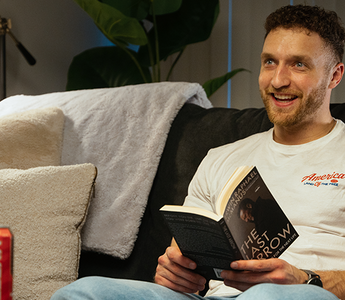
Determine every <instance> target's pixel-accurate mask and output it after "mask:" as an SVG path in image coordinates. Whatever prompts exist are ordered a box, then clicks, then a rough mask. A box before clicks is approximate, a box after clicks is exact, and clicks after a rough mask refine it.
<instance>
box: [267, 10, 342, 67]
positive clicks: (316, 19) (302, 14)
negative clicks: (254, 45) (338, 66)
mask: <svg viewBox="0 0 345 300" xmlns="http://www.w3.org/2000/svg"><path fill="white" fill-rule="evenodd" d="M279 27H282V28H285V29H292V28H301V29H306V30H307V31H309V32H315V33H317V34H319V36H320V37H321V38H322V39H323V40H324V42H325V43H326V45H327V46H329V47H330V49H331V50H332V52H333V55H334V58H335V59H336V60H337V63H339V62H341V61H342V60H343V55H344V40H345V30H344V27H343V23H342V21H341V19H340V18H339V17H338V15H337V14H336V12H334V11H326V10H325V9H323V8H321V7H319V6H308V5H288V6H283V7H281V8H279V9H277V10H276V11H275V12H273V13H271V14H270V15H269V16H268V17H267V19H266V22H265V29H266V35H265V38H266V37H267V35H268V34H269V33H270V32H271V31H272V30H274V29H277V28H279Z"/></svg>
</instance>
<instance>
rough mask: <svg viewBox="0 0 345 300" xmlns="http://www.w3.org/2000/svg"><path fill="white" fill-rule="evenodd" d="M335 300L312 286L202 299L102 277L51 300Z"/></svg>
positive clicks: (65, 290) (262, 289)
mask: <svg viewBox="0 0 345 300" xmlns="http://www.w3.org/2000/svg"><path fill="white" fill-rule="evenodd" d="M81 299H83V300H115V299H116V300H117V299H120V300H169V299H171V300H201V299H203V300H225V299H236V300H302V299H303V300H305V299H310V300H337V299H338V298H337V297H336V296H335V295H333V294H332V293H330V292H328V291H326V290H324V289H322V288H320V287H318V286H313V285H307V284H298V285H278V284H268V283H264V284H258V285H256V286H253V287H252V288H250V289H248V290H247V291H245V292H243V293H242V294H240V295H238V296H229V297H225V296H223V297H220V296H210V297H202V296H198V295H194V294H184V293H179V292H175V291H173V290H171V289H168V288H166V287H163V286H161V285H158V284H155V283H150V282H144V281H134V280H125V279H112V278H106V277H85V278H82V279H79V280H77V281H75V282H74V283H72V284H70V285H68V286H66V287H64V288H62V289H60V290H58V291H57V292H56V293H55V294H54V295H53V297H52V298H51V300H81Z"/></svg>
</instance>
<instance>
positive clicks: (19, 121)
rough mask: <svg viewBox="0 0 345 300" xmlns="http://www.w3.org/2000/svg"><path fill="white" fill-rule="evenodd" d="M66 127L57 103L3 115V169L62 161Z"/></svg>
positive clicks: (0, 122)
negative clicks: (54, 105) (51, 105)
mask: <svg viewBox="0 0 345 300" xmlns="http://www.w3.org/2000/svg"><path fill="white" fill-rule="evenodd" d="M63 127H64V114H63V112H62V110H61V109H59V108H57V107H48V108H43V109H42V108H41V109H34V110H29V111H26V112H22V113H16V114H12V115H9V116H6V117H2V118H0V169H6V168H16V169H28V168H33V167H41V166H58V165H60V159H61V149H62V137H63Z"/></svg>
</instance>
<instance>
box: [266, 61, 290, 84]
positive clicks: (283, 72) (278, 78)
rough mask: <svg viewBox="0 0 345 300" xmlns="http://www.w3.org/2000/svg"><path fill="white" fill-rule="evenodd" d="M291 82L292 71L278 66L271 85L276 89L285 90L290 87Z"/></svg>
mask: <svg viewBox="0 0 345 300" xmlns="http://www.w3.org/2000/svg"><path fill="white" fill-rule="evenodd" d="M290 83H291V81H290V71H289V69H288V67H286V66H282V65H281V66H278V67H277V68H276V70H275V72H274V74H273V77H272V80H271V84H272V86H273V87H274V88H275V89H279V88H283V87H287V86H289V85H290Z"/></svg>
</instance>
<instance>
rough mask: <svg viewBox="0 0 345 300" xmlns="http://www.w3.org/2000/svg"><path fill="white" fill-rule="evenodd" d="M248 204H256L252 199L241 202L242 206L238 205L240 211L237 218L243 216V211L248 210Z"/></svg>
mask: <svg viewBox="0 0 345 300" xmlns="http://www.w3.org/2000/svg"><path fill="white" fill-rule="evenodd" d="M247 204H251V205H252V206H253V205H254V204H255V202H254V201H253V200H252V199H249V198H244V199H242V200H241V202H240V204H239V205H238V211H237V216H238V217H240V216H241V210H247V209H248V207H247Z"/></svg>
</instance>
